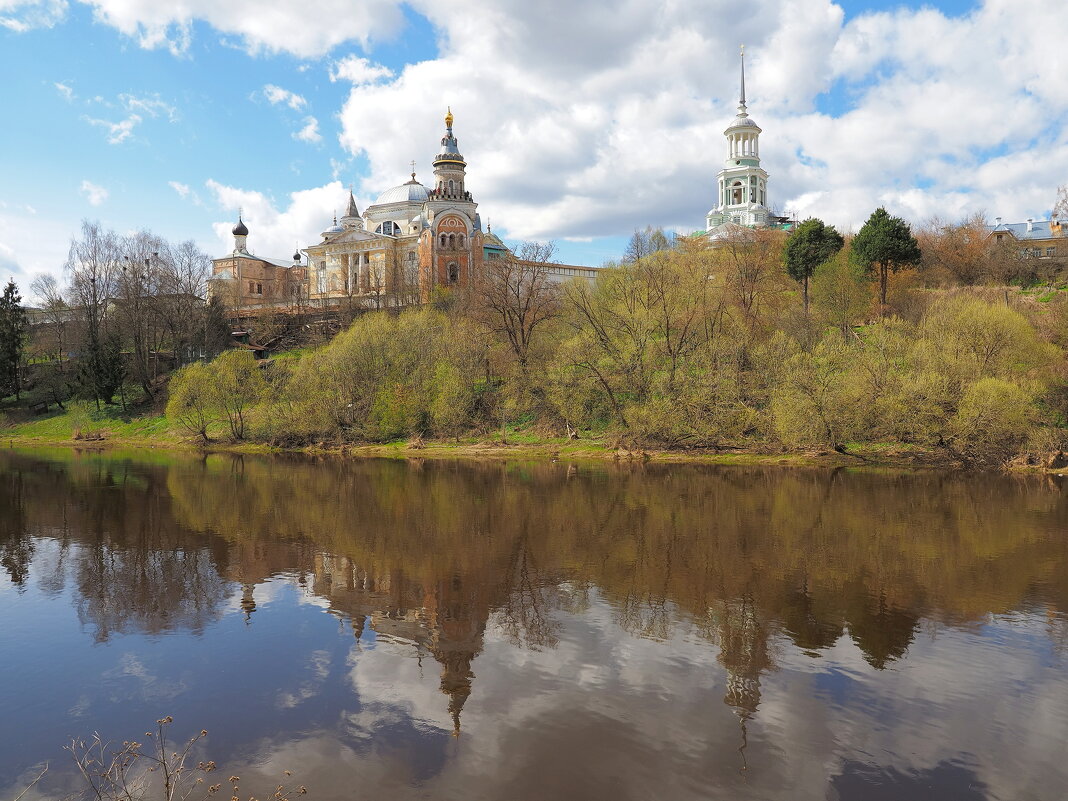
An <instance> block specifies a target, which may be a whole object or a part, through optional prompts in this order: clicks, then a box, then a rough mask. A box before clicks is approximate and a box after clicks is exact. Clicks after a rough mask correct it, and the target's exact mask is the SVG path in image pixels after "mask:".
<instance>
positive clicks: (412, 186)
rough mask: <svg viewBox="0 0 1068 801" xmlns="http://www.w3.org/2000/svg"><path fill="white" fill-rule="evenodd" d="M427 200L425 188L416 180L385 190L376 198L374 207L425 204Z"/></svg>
mask: <svg viewBox="0 0 1068 801" xmlns="http://www.w3.org/2000/svg"><path fill="white" fill-rule="evenodd" d="M426 199H427V191H426V187H425V186H423V185H422V184H421V183H419V182H418V181H416V180H411V181H408V183H406V184H401V185H400V186H395V187H393V188H392V189H387V190H386V191H385V192H383V193H382V194H381V195H379V196H378V200H376V201H375V205H376V206H384V205H386V204H387V203H425V202H426Z"/></svg>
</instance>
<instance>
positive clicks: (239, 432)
mask: <svg viewBox="0 0 1068 801" xmlns="http://www.w3.org/2000/svg"><path fill="white" fill-rule="evenodd" d="M211 369H212V372H213V373H214V374H215V393H214V399H215V404H216V407H217V408H218V410H219V411H221V412H222V413H223V414H225V415H226V419H227V421H228V422H229V423H230V434H231V435H232V436H233V438H234V439H244V438H245V425H246V423H247V419H246V416H247V415H248V412H249V409H251V408H252V407H253V406H254V405H255V404H256V403H258V402H259V400H260V399H261V398H262V397H263V393H264V390H266V388H267V384H266V382H265V381H264V379H263V373H262V372H261V371H260V368H259V365H258V364H256V359H255V358H254V357H253V356H252V354H251V353H250V352H249V351H247V350H228V351H226V352H225V353H222V354H220V355H219V357H218V358H217V359H215V361H213V362H212V363H211Z"/></svg>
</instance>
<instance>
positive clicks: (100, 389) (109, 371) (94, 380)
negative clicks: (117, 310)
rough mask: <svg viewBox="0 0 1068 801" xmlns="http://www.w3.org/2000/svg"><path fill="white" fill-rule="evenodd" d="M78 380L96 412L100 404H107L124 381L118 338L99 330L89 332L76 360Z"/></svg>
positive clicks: (123, 368)
mask: <svg viewBox="0 0 1068 801" xmlns="http://www.w3.org/2000/svg"><path fill="white" fill-rule="evenodd" d="M78 377H79V379H80V381H81V385H82V389H83V392H84V394H85V395H87V396H88V397H90V398H92V399H93V400H95V401H96V406H97V408H98V409H99V408H100V404H101V402H103V403H111V400H112V398H114V397H115V393H116V392H118V391H119V390H120V389H121V388H122V382H123V380H124V379H125V378H126V367H125V365H124V364H123V362H122V348H121V347H120V345H119V338H118V336H116V335H115V334H113V333H111V332H107V331H100V330H99V329H95V330H94V329H91V330H90V332H89V335H88V338H87V339H86V342H85V344H84V347H83V349H82V352H81V354H80V355H79V357H78ZM124 405H125V401H124Z"/></svg>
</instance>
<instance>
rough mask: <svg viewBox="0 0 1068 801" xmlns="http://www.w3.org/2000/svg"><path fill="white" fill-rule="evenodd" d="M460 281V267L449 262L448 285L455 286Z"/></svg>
mask: <svg viewBox="0 0 1068 801" xmlns="http://www.w3.org/2000/svg"><path fill="white" fill-rule="evenodd" d="M459 280H460V265H459V264H457V263H456V262H454V261H453V262H449V283H450V284H455V283H457V282H458V281H459Z"/></svg>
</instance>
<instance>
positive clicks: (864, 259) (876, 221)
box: [852, 206, 921, 313]
mask: <svg viewBox="0 0 1068 801" xmlns="http://www.w3.org/2000/svg"><path fill="white" fill-rule="evenodd" d="M852 255H853V259H854V260H855V261H856V263H857V264H859V265H861V266H862V267H864V269H866V270H867V271H868V272H876V271H877V272H878V275H879V303H880V304H881V305H882V308H883V311H884V313H885V310H886V287H887V283H888V281H889V277H890V273H891V272H897V271H898V270H900V269H901V268H902V267H907V266H909V265H913V264H919V261H920V256H921V253H920V246H919V243H918V242H916V237H914V236H913V235H912V229H911V228H910V227H909V224H908V223H907V222H905V221H904V220H903V219H901V218H900V217H892V216H891V215H890V213H889V212H888V211H887V210H886V209H884V208H883V207H882V206H880V207H879V208H877V209H876V210H875V211H873V212H872V213H871V216H870V217H869V218H868V221H867V222H866V223H864V227H862V228H861V229H860V233H858V234H857V235H856V237H854V239H853V250H852Z"/></svg>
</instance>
